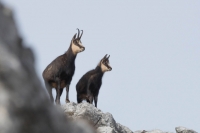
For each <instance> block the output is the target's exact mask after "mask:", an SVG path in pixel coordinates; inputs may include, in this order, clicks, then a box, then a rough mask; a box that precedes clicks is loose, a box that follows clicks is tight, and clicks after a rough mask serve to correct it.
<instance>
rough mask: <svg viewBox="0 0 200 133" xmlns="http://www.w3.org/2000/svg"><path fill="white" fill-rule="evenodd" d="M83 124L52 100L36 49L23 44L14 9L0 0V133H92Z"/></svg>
mask: <svg viewBox="0 0 200 133" xmlns="http://www.w3.org/2000/svg"><path fill="white" fill-rule="evenodd" d="M80 125H81V124H79V125H78V124H75V123H72V122H70V121H69V120H67V119H66V117H65V115H64V113H63V112H62V111H61V109H60V107H57V106H54V105H52V104H51V103H50V100H49V97H48V95H47V93H46V91H45V90H44V88H43V87H42V85H41V82H40V80H39V78H38V77H37V75H36V72H35V64H34V56H33V52H32V50H31V49H30V48H27V47H25V45H24V44H23V40H22V37H21V36H20V35H19V33H18V30H17V28H16V25H15V21H14V18H13V13H12V11H11V10H10V9H9V8H7V7H5V6H4V5H3V4H1V2H0V133H90V132H89V131H91V133H92V130H89V128H87V126H84V128H86V129H87V131H86V130H83V128H82V127H81V126H80ZM82 125H83V124H82Z"/></svg>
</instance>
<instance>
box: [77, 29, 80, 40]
mask: <svg viewBox="0 0 200 133" xmlns="http://www.w3.org/2000/svg"><path fill="white" fill-rule="evenodd" d="M77 30H78V36H77V38H79V34H80V31H79V29H78V28H77Z"/></svg>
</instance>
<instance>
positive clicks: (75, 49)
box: [42, 29, 85, 104]
mask: <svg viewBox="0 0 200 133" xmlns="http://www.w3.org/2000/svg"><path fill="white" fill-rule="evenodd" d="M79 33H80V31H79V29H78V36H77V37H76V34H75V35H74V36H73V38H72V40H71V44H70V46H69V48H68V50H67V52H65V53H64V54H63V55H60V56H58V57H57V58H56V59H54V60H53V61H52V62H51V63H50V64H49V65H48V66H47V67H46V69H45V70H44V71H43V74H42V76H43V78H44V82H45V86H46V89H47V91H48V93H49V95H50V100H51V102H52V103H53V102H54V99H53V95H52V88H55V89H56V100H55V102H56V104H60V96H61V95H62V92H63V88H65V87H66V102H70V101H69V85H70V83H71V80H72V77H73V75H74V71H75V59H76V56H77V54H78V53H79V52H82V51H84V50H85V47H84V46H83V45H82V43H81V37H82V35H83V31H82V33H81V35H80V36H79Z"/></svg>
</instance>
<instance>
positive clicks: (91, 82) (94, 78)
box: [76, 54, 112, 107]
mask: <svg viewBox="0 0 200 133" xmlns="http://www.w3.org/2000/svg"><path fill="white" fill-rule="evenodd" d="M109 57H110V56H108V57H107V54H106V55H105V56H104V57H103V58H102V59H101V60H100V62H99V64H98V65H97V67H96V68H95V69H93V70H90V71H88V72H87V73H86V74H85V75H83V76H82V77H81V79H80V80H79V81H78V83H77V84H76V91H77V102H78V103H80V102H82V100H84V99H85V100H87V102H89V103H91V104H92V103H93V99H94V103H95V107H97V100H98V94H99V89H100V87H101V84H102V77H103V75H104V73H105V72H106V71H111V70H112V68H111V66H110V65H109Z"/></svg>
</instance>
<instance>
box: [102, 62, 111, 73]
mask: <svg viewBox="0 0 200 133" xmlns="http://www.w3.org/2000/svg"><path fill="white" fill-rule="evenodd" d="M101 71H102V72H106V71H109V68H108V67H107V66H105V65H104V64H103V63H102V62H101Z"/></svg>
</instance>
